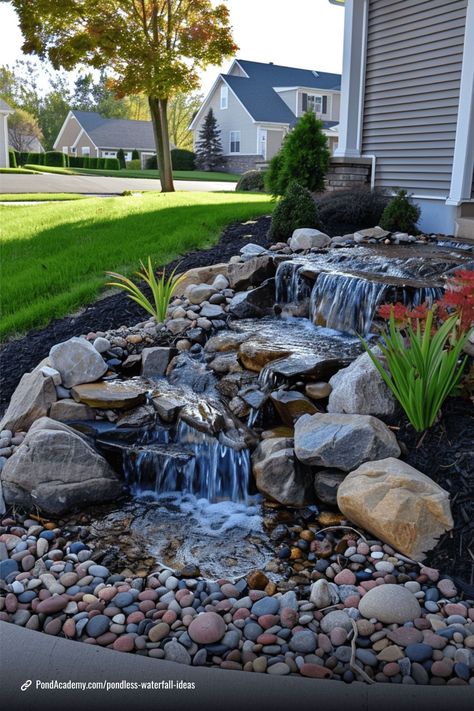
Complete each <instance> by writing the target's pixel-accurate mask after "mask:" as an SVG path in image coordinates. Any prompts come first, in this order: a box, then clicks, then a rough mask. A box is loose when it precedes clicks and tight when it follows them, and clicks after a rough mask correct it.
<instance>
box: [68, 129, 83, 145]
mask: <svg viewBox="0 0 474 711" xmlns="http://www.w3.org/2000/svg"><path fill="white" fill-rule="evenodd" d="M84 133H85V130H84V129H83V128H81V130H80V131H79V134H78V136H77V138H76V140H75V141H74V143H73V144H72V146H71V148H76V147H77V144H78V143H79V139H80V138H81V136H82V135H84Z"/></svg>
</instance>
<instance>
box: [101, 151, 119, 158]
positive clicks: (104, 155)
mask: <svg viewBox="0 0 474 711" xmlns="http://www.w3.org/2000/svg"><path fill="white" fill-rule="evenodd" d="M116 157H117V151H102V158H116Z"/></svg>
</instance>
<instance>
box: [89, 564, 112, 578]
mask: <svg viewBox="0 0 474 711" xmlns="http://www.w3.org/2000/svg"><path fill="white" fill-rule="evenodd" d="M87 572H88V573H89V575H93V576H94V578H108V577H109V575H110V573H109V571H108V570H107V568H106V567H105V565H91V566H90V567H89V569H88V571H87Z"/></svg>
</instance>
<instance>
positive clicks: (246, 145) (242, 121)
mask: <svg viewBox="0 0 474 711" xmlns="http://www.w3.org/2000/svg"><path fill="white" fill-rule="evenodd" d="M221 86H222V82H219V83H218V85H217V86H216V88H215V90H214V93H213V94H212V95H211V96H210V97H209V99H208V101H207V102H206V105H205V107H204V110H203V111H202V114H201V117H200V119H199V122H198V124H197V126H196V128H195V130H194V140H195V142H196V141H197V140H198V137H199V131H200V129H201V126H202V124H203V122H204V119H205V117H206V114H207V112H208V111H209V109H210V108H212V110H213V112H214V116H215V117H216V119H217V123H218V125H219V129H220V131H221V140H222V147H223V149H224V154H226V155H227V154H229V150H230V145H229V144H230V132H231V131H240V153H241V154H244V155H249V154H250V155H255V154H256V152H257V127H256V125H255V124H254V123H253V121H252V119H251V118H250V116H249V114H248V113H247V111H246V110H245V109H244V108H243V106H242V104H241V103H240V101H238V99H237V98H236V96H235V94H234V93H233V92H232V91H231V89H230V88H229V101H228V108H227V109H221V107H220V96H221ZM231 155H234V154H231Z"/></svg>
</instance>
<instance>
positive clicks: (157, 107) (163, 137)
mask: <svg viewBox="0 0 474 711" xmlns="http://www.w3.org/2000/svg"><path fill="white" fill-rule="evenodd" d="M163 101H164V120H163V106H162V104H163ZM166 103H167V102H166V99H165V100H163V99H154V98H152V97H148V104H149V106H150V114H151V120H152V123H153V134H154V136H155V144H156V159H157V165H158V170H159V171H160V183H161V191H162V192H164V193H170V192H174V185H173V173H172V170H171V154H170V145H169V138H168V121H167V118H166Z"/></svg>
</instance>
